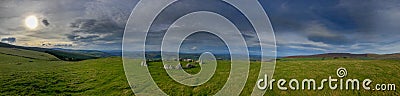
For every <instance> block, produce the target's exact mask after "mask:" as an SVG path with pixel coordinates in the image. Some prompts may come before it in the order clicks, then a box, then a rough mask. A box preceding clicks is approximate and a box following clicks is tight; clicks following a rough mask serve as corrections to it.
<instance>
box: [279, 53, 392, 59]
mask: <svg viewBox="0 0 400 96" xmlns="http://www.w3.org/2000/svg"><path fill="white" fill-rule="evenodd" d="M284 58H319V59H340V58H344V59H346V58H352V59H375V60H387V59H389V60H400V53H394V54H351V53H326V54H316V55H299V56H287V57H284Z"/></svg>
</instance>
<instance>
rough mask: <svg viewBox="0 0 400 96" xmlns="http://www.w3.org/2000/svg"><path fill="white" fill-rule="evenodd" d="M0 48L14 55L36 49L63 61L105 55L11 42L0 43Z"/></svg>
mask: <svg viewBox="0 0 400 96" xmlns="http://www.w3.org/2000/svg"><path fill="white" fill-rule="evenodd" d="M0 48H2V50H4V51H1V52H3V53H4V54H8V55H16V54H19V53H24V52H28V51H29V52H32V51H36V52H43V53H47V54H50V55H53V56H54V57H56V58H58V59H60V60H65V61H80V60H87V59H96V58H100V57H105V56H103V55H94V54H85V53H82V52H71V51H63V50H54V49H48V48H39V47H23V46H16V45H11V44H6V43H0ZM10 50H11V51H10ZM18 50H20V51H18ZM21 50H23V51H21ZM7 51H10V52H16V53H15V54H14V53H13V54H11V53H10V52H8V53H5V52H7ZM17 51H18V52H17ZM43 53H37V54H42V55H43ZM35 54H36V53H35ZM37 54H36V55H37ZM32 55H33V53H32ZM31 58H33V57H31Z"/></svg>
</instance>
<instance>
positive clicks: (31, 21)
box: [25, 15, 39, 29]
mask: <svg viewBox="0 0 400 96" xmlns="http://www.w3.org/2000/svg"><path fill="white" fill-rule="evenodd" d="M25 25H26V27H28V28H29V29H35V28H36V27H37V26H38V25H39V24H38V19H37V17H36V16H33V15H32V16H28V17H26V18H25Z"/></svg>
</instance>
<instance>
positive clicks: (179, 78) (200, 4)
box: [122, 0, 276, 95]
mask: <svg viewBox="0 0 400 96" xmlns="http://www.w3.org/2000/svg"><path fill="white" fill-rule="evenodd" d="M125 28H126V29H125V31H124V37H123V53H122V54H123V62H124V69H125V74H126V77H127V79H128V82H129V84H130V86H131V88H132V90H133V92H134V93H135V95H168V94H166V93H165V92H163V91H162V90H161V89H160V87H162V86H158V85H157V84H156V83H155V81H154V80H153V78H152V76H151V74H150V72H149V68H148V67H147V66H148V64H147V60H148V59H149V58H146V56H147V55H146V54H147V52H149V51H152V52H154V50H156V52H160V54H161V58H162V62H163V65H164V69H165V70H166V72H167V73H168V75H169V76H170V77H171V78H172V79H173V80H175V81H176V82H178V83H180V84H183V85H186V86H199V85H202V84H204V83H205V82H207V81H208V80H210V78H212V76H213V74H214V72H215V70H216V66H217V63H216V58H215V57H214V54H213V53H211V52H204V53H202V54H201V55H200V58H198V59H199V60H201V61H204V62H206V64H201V65H200V67H201V71H200V72H199V73H197V74H195V75H192V74H188V73H186V72H185V71H184V70H183V69H182V67H181V64H180V62H179V60H176V59H179V58H180V57H179V51H180V46H181V45H182V42H183V41H184V40H185V39H186V38H187V37H188V36H190V35H192V34H194V33H197V32H207V33H208V34H213V35H215V36H217V37H218V38H220V39H221V40H222V41H223V42H224V43H225V44H226V46H227V47H228V49H229V52H230V59H231V70H230V73H229V77H228V79H227V81H226V82H225V85H224V86H223V87H222V88H221V89H220V90H219V91H218V92H217V93H216V94H215V95H239V94H240V93H241V91H242V90H243V88H244V86H245V84H246V82H247V77H248V75H249V69H250V59H249V58H250V57H249V56H250V53H251V52H250V51H249V48H250V47H254V48H259V53H260V55H261V61H262V62H261V67H260V72H259V74H258V76H259V77H262V76H264V74H268V75H269V76H271V77H272V75H273V72H274V69H275V62H274V60H275V57H276V51H275V50H276V47H275V37H274V33H273V30H272V27H271V24H270V22H269V19H268V17H267V14H266V13H265V11H264V9H263V7H262V6H261V5H260V3H259V2H258V1H256V0H246V1H242V0H179V1H178V0H140V1H139V2H138V4H137V5H136V6H135V8H134V10H133V11H132V13H131V16H130V17H129V20H128V22H127V25H126V27H125ZM252 40H253V41H252ZM254 41H255V42H256V43H254ZM149 66H151V65H149ZM255 75H256V74H255ZM256 86H257V85H254V87H253V91H252V93H251V94H252V95H263V94H264V93H265V90H259V89H258V88H257V87H256Z"/></svg>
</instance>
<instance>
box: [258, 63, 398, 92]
mask: <svg viewBox="0 0 400 96" xmlns="http://www.w3.org/2000/svg"><path fill="white" fill-rule="evenodd" d="M336 75H337V76H338V77H339V78H340V79H335V78H332V76H329V78H328V79H322V80H321V81H320V86H317V81H316V80H315V79H303V80H301V81H299V80H297V79H290V80H289V82H287V81H286V80H285V79H279V80H278V81H276V82H275V79H268V78H267V77H268V75H265V78H263V79H259V80H258V81H257V87H258V88H259V89H261V90H266V89H269V90H272V89H273V86H271V85H273V84H274V82H275V83H276V85H277V87H278V89H279V90H288V87H287V86H289V89H291V90H300V89H301V90H322V89H324V87H325V86H324V84H326V83H328V84H327V85H328V86H329V88H330V89H332V90H336V89H337V88H339V89H340V90H343V89H345V90H360V87H362V88H363V89H364V90H376V91H395V90H396V85H395V84H393V83H392V84H376V85H375V87H373V88H372V89H371V87H370V86H371V84H372V80H371V79H364V80H362V82H360V80H359V79H343V78H344V77H346V76H347V70H346V68H343V67H340V68H338V69H337V70H336ZM263 82H264V84H263V85H262V83H263ZM267 85H270V86H268V88H267ZM360 85H361V86H360ZM300 86H301V87H300Z"/></svg>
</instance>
